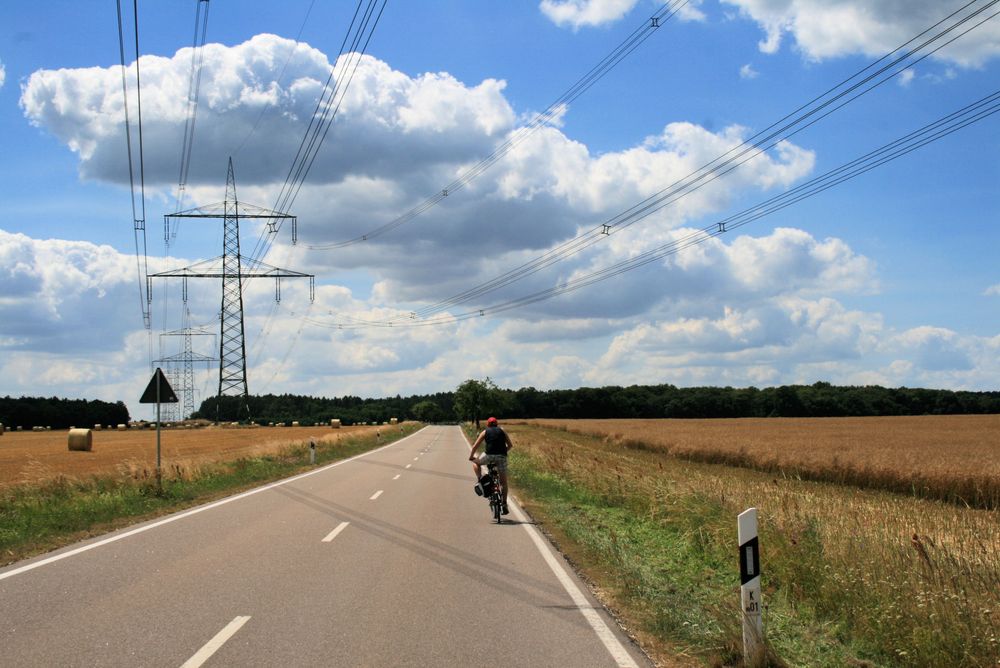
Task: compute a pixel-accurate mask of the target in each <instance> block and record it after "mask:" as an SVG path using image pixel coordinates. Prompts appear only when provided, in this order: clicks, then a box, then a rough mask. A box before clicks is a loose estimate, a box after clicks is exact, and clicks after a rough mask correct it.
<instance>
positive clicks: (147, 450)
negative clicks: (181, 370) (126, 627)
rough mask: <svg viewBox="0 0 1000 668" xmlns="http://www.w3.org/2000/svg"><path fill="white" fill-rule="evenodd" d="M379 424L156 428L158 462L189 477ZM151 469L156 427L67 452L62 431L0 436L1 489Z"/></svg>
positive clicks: (104, 436)
mask: <svg viewBox="0 0 1000 668" xmlns="http://www.w3.org/2000/svg"><path fill="white" fill-rule="evenodd" d="M376 429H378V427H343V428H341V429H338V430H332V429H331V428H330V427H328V426H317V427H295V428H287V427H286V428H285V429H281V430H278V429H271V428H264V427H260V428H241V429H236V428H231V427H227V428H213V427H208V428H205V429H191V430H179V429H169V430H163V431H161V433H160V448H161V455H160V458H161V463H162V466H163V469H164V474H165V475H166V476H167V477H169V478H179V479H184V480H190V479H192V478H194V477H196V476H197V475H198V473H199V472H200V470H201V469H202V468H203V467H204V466H206V465H208V464H212V463H216V462H224V461H232V460H235V459H239V458H241V457H259V456H262V455H267V454H277V453H279V452H281V451H283V450H285V449H287V448H288V447H289V446H291V445H294V444H297V443H304V442H308V440H309V439H310V438H315V439H318V440H324V441H326V442H336V440H337V439H339V438H341V437H342V436H343V437H347V436H349V435H352V434H360V433H370V432H372V431H374V430H376ZM155 472H156V430H155V429H144V430H141V431H140V430H129V431H124V432H120V431H101V432H96V431H95V432H94V433H93V450H92V451H90V452H79V451H78V452H71V451H69V450H68V448H67V432H65V431H50V432H38V433H35V432H14V433H11V432H8V433H6V434H4V435H3V436H2V437H0V489H3V488H10V487H14V486H19V485H39V484H45V483H49V482H52V481H57V480H61V479H62V480H65V479H71V480H72V479H83V478H87V477H90V476H95V475H96V476H103V475H112V476H114V475H116V474H117V475H121V476H124V477H129V478H134V479H138V480H145V479H149V478H151V477H153V476H154V475H155Z"/></svg>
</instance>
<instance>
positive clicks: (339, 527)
mask: <svg viewBox="0 0 1000 668" xmlns="http://www.w3.org/2000/svg"><path fill="white" fill-rule="evenodd" d="M348 524H350V522H341V523H340V524H338V525H337V528H336V529H334V530H333V531H331V532H330V533H328V534H327V535H326V538H324V539H323V540H322V541H320V542H323V543H329V542H330V541H332V540H333V539H334V538H336V537H337V534H338V533H340V532H341V531H343V530H344V529H346V528H347V525H348Z"/></svg>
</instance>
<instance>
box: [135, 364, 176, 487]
mask: <svg viewBox="0 0 1000 668" xmlns="http://www.w3.org/2000/svg"><path fill="white" fill-rule="evenodd" d="M177 402H178V399H177V395H176V394H174V391H173V389H172V388H171V387H170V383H168V382H167V377H166V376H164V375H163V371H162V370H161V369H160V367H156V371H154V372H153V377H152V378H150V380H149V385H147V386H146V391H145V392H143V393H142V397H141V398H140V399H139V403H140V404H156V489H158V490H161V491H162V490H163V480H162V477H161V473H160V404H161V403H166V404H176V403H177Z"/></svg>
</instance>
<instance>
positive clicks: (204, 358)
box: [153, 309, 219, 421]
mask: <svg viewBox="0 0 1000 668" xmlns="http://www.w3.org/2000/svg"><path fill="white" fill-rule="evenodd" d="M188 318H189V313H188V312H187V309H185V312H184V321H185V323H184V324H185V327H184V329H177V330H174V331H172V332H164V333H162V334H160V336H161V337H163V336H182V337H184V338H183V344H182V349H181V352H179V353H178V354H176V355H171V356H169V357H164V358H161V359H158V360H154V361H153V363H154V364H158V365H160V366H164V367H166V369H165V370H164V373H165V374H166V375H167V381H168V382H169V383H170V387H172V388H174V391H175V392H176V393H177V395H178V396H179V397H180V398H181V401H180V403H179V404H167V406H169V409H168V410H170V411H172V412H173V413H179V415H176V416H174V417H173V418H172V421H178V420H186V419H188V418H189V417H191V414H192V413H194V403H195V401H194V391H195V383H194V365H195V362H206V363H211V362H217V361H219V358H218V357H210V356H208V355H202V354H201V353H196V352H194V347H193V346H192V343H191V337H192V336H213V333H212V332H210V331H208V330H207V329H203V328H201V327H188V326H186V325H187V320H188ZM167 419H168V420H170V419H171V418H169V417H168V418H167Z"/></svg>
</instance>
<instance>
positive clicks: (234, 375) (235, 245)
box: [147, 158, 316, 419]
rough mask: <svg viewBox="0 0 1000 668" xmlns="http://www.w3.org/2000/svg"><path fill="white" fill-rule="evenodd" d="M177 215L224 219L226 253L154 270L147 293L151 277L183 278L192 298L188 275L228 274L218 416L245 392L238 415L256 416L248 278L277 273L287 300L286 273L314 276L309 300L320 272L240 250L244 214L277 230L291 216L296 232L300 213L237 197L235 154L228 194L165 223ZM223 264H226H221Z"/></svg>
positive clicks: (224, 292) (184, 294)
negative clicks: (250, 380)
mask: <svg viewBox="0 0 1000 668" xmlns="http://www.w3.org/2000/svg"><path fill="white" fill-rule="evenodd" d="M171 218H177V219H180V218H221V219H222V225H223V235H222V237H223V238H222V255H221V256H219V257H217V258H214V259H212V260H205V261H203V262H199V263H196V264H193V265H191V266H190V267H184V268H182V269H174V270H172V271H164V272H160V273H158V274H150V275H149V276H148V278H147V281H149V282H150V284H149V285H147V294H148V295H150V297H149V299H152V292H151V291H150V290H149V288H151V287H152V285H151V280H152V279H153V278H177V277H180V278H181V279H182V280H183V285H182V290H181V293H182V298H183V300H184V302H185V303H186V302H187V294H188V293H187V279H189V278H221V279H222V313H221V315H220V316H219V321H220V331H221V335H220V337H219V338H220V340H219V393H218V401H217V403H216V419H219V418H220V413H221V406H222V397H223V396H238V397H242V401H241V404H240V406H239V409H238V411H237V417H239V416H240V415H242V414H244V413H245V414H246V415H247V417H249V415H250V408H249V405H248V402H247V398H248V396H249V390H248V389H247V359H246V358H247V354H246V342H245V337H244V331H245V330H244V326H243V280H244V279H250V278H260V277H266V278H273V279H274V299H275V301H281V279H282V278H308V279H309V300H310V301H313V300H314V299H315V297H316V277H315V276H314V275H312V274H304V273H302V272H298V271H291V270H289V269H279V268H278V267H272V266H270V265H268V264H265V263H264V262H261V261H260V260H257V259H254V258H246V257H243V256H242V255H240V219H241V218H256V219H265V220H267V221H268V225H269V226H270V227H271V228H272V229H274V228H275V225H276V224H278V225H280V223H278V222H277V221H283V220H288V221H289V222H291V224H292V234H293V237H294V235H295V230H296V224H297V220H296V218H295V216H292V215H290V214H287V213H282V212H280V211H272V210H271V209H265V208H263V207H259V206H254V205H253V204H246V203H243V202H240V201H239V200H238V199H237V198H236V177H235V176H234V174H233V159H232V158H229V169H228V173H227V175H226V199H225V201H223V202H221V203H219V204H212V205H209V206H203V207H199V208H196V209H189V210H187V211H180V212H177V213H170V214H167V215H166V216H164V222H165V224H169V221H168V220H167V219H171ZM220 264H221V266H220Z"/></svg>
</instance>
